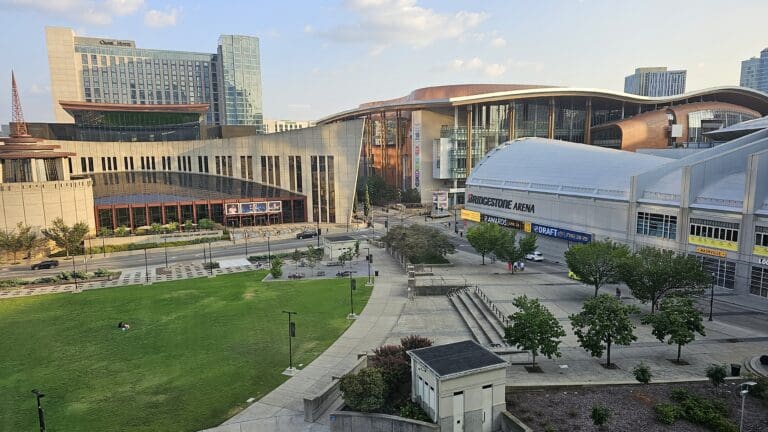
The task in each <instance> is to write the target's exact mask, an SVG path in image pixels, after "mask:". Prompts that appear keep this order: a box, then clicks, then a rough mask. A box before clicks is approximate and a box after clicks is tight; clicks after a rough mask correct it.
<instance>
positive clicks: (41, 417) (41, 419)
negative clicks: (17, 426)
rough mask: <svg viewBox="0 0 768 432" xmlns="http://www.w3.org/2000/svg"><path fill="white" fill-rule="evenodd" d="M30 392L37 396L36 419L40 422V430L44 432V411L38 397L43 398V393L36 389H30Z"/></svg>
mask: <svg viewBox="0 0 768 432" xmlns="http://www.w3.org/2000/svg"><path fill="white" fill-rule="evenodd" d="M32 394H33V395H35V397H36V398H37V421H38V423H39V424H40V432H45V412H44V411H43V405H42V404H41V403H40V399H42V398H44V397H45V394H44V393H42V392H41V391H39V390H37V389H34V390H32Z"/></svg>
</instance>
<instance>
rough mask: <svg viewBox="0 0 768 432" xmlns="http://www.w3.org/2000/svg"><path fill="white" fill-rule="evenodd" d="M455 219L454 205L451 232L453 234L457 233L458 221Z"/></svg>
mask: <svg viewBox="0 0 768 432" xmlns="http://www.w3.org/2000/svg"><path fill="white" fill-rule="evenodd" d="M449 217H450V216H449ZM457 220H458V219H457V217H456V208H455V207H454V209H453V233H454V234H458V233H459V223H458V222H457Z"/></svg>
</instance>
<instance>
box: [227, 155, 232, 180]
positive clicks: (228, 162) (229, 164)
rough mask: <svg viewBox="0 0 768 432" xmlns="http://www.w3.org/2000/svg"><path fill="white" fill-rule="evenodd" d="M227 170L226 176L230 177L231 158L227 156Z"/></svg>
mask: <svg viewBox="0 0 768 432" xmlns="http://www.w3.org/2000/svg"><path fill="white" fill-rule="evenodd" d="M227 168H228V171H227V173H228V174H227V175H229V176H230V177H232V156H227Z"/></svg>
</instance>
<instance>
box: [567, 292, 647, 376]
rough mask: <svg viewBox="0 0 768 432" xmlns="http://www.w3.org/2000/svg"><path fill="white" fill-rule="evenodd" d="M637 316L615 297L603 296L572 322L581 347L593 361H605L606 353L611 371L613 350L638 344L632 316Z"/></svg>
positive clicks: (586, 305) (632, 308) (592, 300)
mask: <svg viewBox="0 0 768 432" xmlns="http://www.w3.org/2000/svg"><path fill="white" fill-rule="evenodd" d="M638 312H639V310H638V309H637V308H636V307H634V306H631V305H625V304H623V303H622V302H621V301H619V300H617V299H616V298H615V297H614V296H612V295H608V294H600V295H599V296H597V297H595V298H591V299H589V300H587V301H585V302H584V306H583V307H582V310H581V312H579V313H577V314H573V315H571V316H570V317H569V318H570V320H571V325H572V326H573V332H574V333H575V334H576V337H577V338H578V340H579V345H581V347H582V348H584V349H585V350H586V351H587V352H589V353H590V355H592V356H593V357H602V356H603V352H606V351H607V354H608V355H607V361H606V366H607V367H611V346H612V345H629V344H630V343H632V341H636V340H637V336H635V335H634V330H635V325H634V324H632V320H631V319H630V315H632V314H634V313H638Z"/></svg>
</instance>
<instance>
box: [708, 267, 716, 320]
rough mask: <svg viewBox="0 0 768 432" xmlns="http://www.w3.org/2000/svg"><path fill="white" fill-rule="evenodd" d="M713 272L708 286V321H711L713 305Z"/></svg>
mask: <svg viewBox="0 0 768 432" xmlns="http://www.w3.org/2000/svg"><path fill="white" fill-rule="evenodd" d="M715 282H716V281H715V272H712V284H711V285H710V287H709V321H712V308H713V307H714V305H715Z"/></svg>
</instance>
